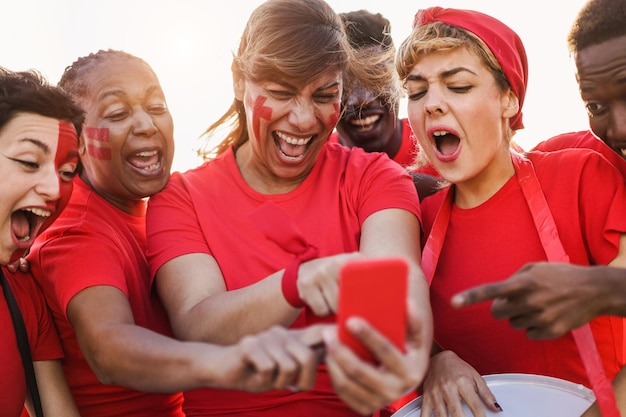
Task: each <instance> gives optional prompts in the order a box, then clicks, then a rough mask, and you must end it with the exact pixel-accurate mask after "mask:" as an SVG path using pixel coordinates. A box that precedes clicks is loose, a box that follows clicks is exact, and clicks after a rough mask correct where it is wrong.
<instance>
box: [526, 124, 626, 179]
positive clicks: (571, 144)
mask: <svg viewBox="0 0 626 417" xmlns="http://www.w3.org/2000/svg"><path fill="white" fill-rule="evenodd" d="M569 148H589V149H593V150H594V151H596V152H599V153H601V154H602V155H603V156H604V157H605V158H606V159H608V161H609V162H610V163H611V164H613V166H615V168H617V169H618V170H619V171H620V172H621V173H622V175H623V176H624V177H625V178H626V160H624V158H622V157H621V156H620V155H618V154H617V153H616V152H615V151H614V150H613V149H611V148H610V147H609V146H607V144H606V143H604V142H602V140H601V139H600V138H598V137H597V136H596V135H594V134H593V132H592V131H590V130H584V131H581V132H570V133H563V134H561V135H557V136H554V137H552V138H550V139H547V140H544V141H543V142H540V143H538V144H537V146H535V147H534V148H533V149H532V150H533V151H542V152H551V151H558V150H561V149H569Z"/></svg>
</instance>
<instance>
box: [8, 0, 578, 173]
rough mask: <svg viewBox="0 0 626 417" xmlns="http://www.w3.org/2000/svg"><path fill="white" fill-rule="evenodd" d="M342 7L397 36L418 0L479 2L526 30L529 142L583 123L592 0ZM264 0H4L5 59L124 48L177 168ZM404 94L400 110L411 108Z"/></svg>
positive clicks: (390, 2)
mask: <svg viewBox="0 0 626 417" xmlns="http://www.w3.org/2000/svg"><path fill="white" fill-rule="evenodd" d="M327 1H328V2H329V3H330V4H331V5H332V6H333V8H334V9H335V11H337V12H347V11H352V10H358V9H367V10H369V11H371V12H380V13H382V14H383V15H384V16H385V17H387V18H388V19H389V20H390V21H391V26H392V28H391V29H392V30H391V32H392V36H393V38H394V41H395V43H396V45H399V44H400V42H401V41H402V40H403V39H404V38H405V37H406V36H407V35H408V33H409V32H410V27H411V23H412V21H413V15H414V14H415V12H416V11H417V9H418V8H424V7H429V6H443V7H457V8H469V9H475V10H479V11H482V12H485V13H488V14H491V15H493V16H494V17H496V18H498V19H500V20H502V21H503V22H504V23H506V24H507V25H509V26H510V27H511V28H513V29H514V30H515V31H516V32H517V33H518V34H519V35H520V37H521V38H522V40H523V42H524V44H525V46H526V51H527V53H528V59H529V63H530V64H529V67H530V71H529V74H530V75H529V88H528V92H527V96H526V102H525V104H524V123H525V125H526V128H525V129H523V130H521V131H519V132H518V133H517V135H516V138H515V139H516V141H517V142H518V143H520V144H521V145H522V146H523V147H525V148H530V147H532V146H533V145H534V144H536V143H537V142H539V141H540V140H543V139H546V138H548V137H550V136H553V135H556V134H558V133H563V132H568V131H574V130H584V129H586V128H587V126H588V124H587V116H586V113H585V111H584V108H583V104H582V102H581V100H580V97H579V95H578V87H577V85H576V81H575V78H574V66H573V63H572V62H571V60H570V58H569V56H568V52H567V45H566V40H565V39H566V35H567V32H568V31H569V28H570V25H571V23H572V21H573V20H574V17H575V16H576V13H577V12H578V10H579V9H580V8H581V7H582V5H583V3H584V0H556V1H540V0H529V1H528V2H526V4H525V5H524V6H523V7H521V6H520V3H519V2H515V3H514V2H511V1H507V0H439V1H434V0H418V1H406V0H376V1H374V0H327ZM261 2H262V1H261V0H227V1H210V0H177V1H175V2H174V1H171V0H106V1H94V0H55V1H50V0H0V10H1V11H2V16H3V19H2V20H3V21H2V24H0V39H2V42H1V43H0V65H1V66H4V67H6V68H9V69H11V70H25V69H29V68H36V69H38V70H39V71H41V72H42V73H43V74H44V75H45V76H46V77H47V78H48V79H49V80H50V81H51V82H53V83H56V82H57V81H58V80H59V78H60V76H61V74H62V73H63V70H64V68H65V67H66V66H68V65H70V64H71V63H72V62H73V61H74V60H76V58H78V57H79V56H84V55H87V54H89V53H91V52H96V51H97V50H99V49H108V48H112V49H121V50H124V51H127V52H129V53H132V54H134V55H137V56H139V57H141V58H143V59H144V60H146V61H147V62H148V63H149V64H150V65H151V66H152V67H153V69H154V70H155V72H156V73H157V75H158V77H159V79H160V81H161V84H162V86H163V89H164V91H165V94H166V97H167V100H168V104H169V107H170V111H171V112H172V115H173V117H174V124H175V138H176V157H175V158H174V169H175V170H186V169H188V168H191V167H194V166H196V165H197V164H198V163H199V160H198V159H197V157H196V156H195V149H196V148H197V147H198V145H199V143H200V142H199V136H200V135H201V134H202V132H203V131H204V129H206V127H208V126H209V125H210V124H211V123H212V122H213V121H214V120H215V119H217V118H218V117H219V116H221V115H222V113H223V111H225V110H226V108H227V107H228V106H229V105H230V103H231V100H232V88H231V78H230V62H231V57H232V51H233V50H234V49H235V48H236V45H237V41H238V37H239V35H240V34H241V32H242V30H243V26H244V24H245V22H246V20H247V19H248V16H249V14H250V12H251V11H252V9H254V7H256V6H257V5H258V4H260V3H261ZM404 107H405V103H404V102H403V103H402V105H401V109H400V112H401V115H405V114H406V109H405V108H404Z"/></svg>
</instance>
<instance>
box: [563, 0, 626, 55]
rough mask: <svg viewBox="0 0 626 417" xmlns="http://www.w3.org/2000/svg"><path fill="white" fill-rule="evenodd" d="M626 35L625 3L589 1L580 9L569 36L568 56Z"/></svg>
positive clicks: (620, 1)
mask: <svg viewBox="0 0 626 417" xmlns="http://www.w3.org/2000/svg"><path fill="white" fill-rule="evenodd" d="M624 35H626V1H624V0H589V1H588V2H587V3H585V5H584V6H583V7H582V9H580V11H579V12H578V15H577V16H576V19H575V20H574V24H573V25H572V27H571V29H570V32H569V35H568V36H567V45H568V47H569V51H570V54H574V53H576V52H578V51H580V50H583V49H585V48H587V47H589V46H593V45H597V44H599V43H602V42H606V41H608V40H611V39H614V38H618V37H620V36H624Z"/></svg>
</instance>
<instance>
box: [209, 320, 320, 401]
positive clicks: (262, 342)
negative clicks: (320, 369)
mask: <svg viewBox="0 0 626 417" xmlns="http://www.w3.org/2000/svg"><path fill="white" fill-rule="evenodd" d="M324 327H325V326H323V325H319V326H311V327H310V328H307V329H304V330H300V331H296V330H287V329H285V328H283V327H280V326H273V327H272V328H270V329H269V330H267V331H265V332H262V333H259V334H257V335H251V336H245V337H244V338H242V339H241V340H240V341H239V343H237V344H236V345H234V346H232V347H231V349H233V350H235V354H228V355H227V356H228V358H229V359H234V361H235V362H234V364H231V366H228V365H226V366H224V373H223V379H224V380H222V381H220V382H221V383H220V384H219V385H218V386H219V387H220V388H223V387H231V388H234V389H240V390H245V391H250V392H261V391H267V390H271V389H272V390H273V389H276V390H282V389H290V390H294V391H306V390H310V389H311V388H312V387H313V385H314V383H315V376H316V371H317V365H318V363H319V361H320V360H321V354H320V353H319V352H318V351H317V350H316V349H315V347H316V346H320V345H321V344H322V329H323V328H324ZM225 359H226V358H225ZM222 365H224V363H222Z"/></svg>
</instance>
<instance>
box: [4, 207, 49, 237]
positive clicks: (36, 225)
mask: <svg viewBox="0 0 626 417" xmlns="http://www.w3.org/2000/svg"><path fill="white" fill-rule="evenodd" d="M51 215H52V211H51V210H47V209H42V208H39V207H32V208H26V209H21V210H17V211H15V212H13V214H11V231H12V232H13V236H14V240H15V241H16V242H17V243H18V244H19V245H20V246H28V245H30V243H31V242H32V241H33V240H34V239H35V237H36V236H37V233H39V229H41V225H42V224H43V223H44V222H45V221H46V219H47V218H48V217H50V216H51Z"/></svg>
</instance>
